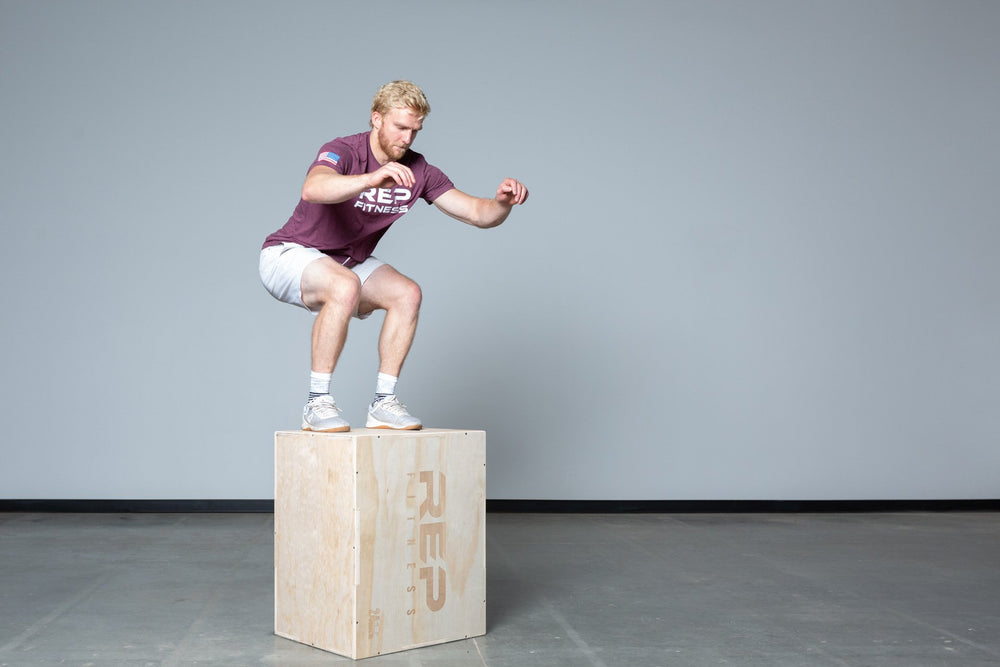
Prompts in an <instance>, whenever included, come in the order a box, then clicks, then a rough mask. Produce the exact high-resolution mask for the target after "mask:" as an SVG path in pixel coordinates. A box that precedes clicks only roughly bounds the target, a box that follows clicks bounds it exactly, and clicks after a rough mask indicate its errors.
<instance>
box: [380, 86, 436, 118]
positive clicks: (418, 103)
mask: <svg viewBox="0 0 1000 667" xmlns="http://www.w3.org/2000/svg"><path fill="white" fill-rule="evenodd" d="M397 108H398V109H413V111H415V112H416V113H417V115H419V116H421V117H424V116H426V115H427V114H429V113H430V112H431V105H430V104H428V103H427V98H426V97H424V91H422V90H420V87H419V86H417V84H415V83H413V82H412V81H390V82H389V83H387V84H385V85H384V86H382V87H381V88H379V89H378V92H377V93H375V99H374V100H372V113H375V112H376V111H377V112H378V113H380V114H382V115H385V114H386V113H388V112H389V110H390V109H397ZM368 124H369V125H371V121H370V120H369V121H368Z"/></svg>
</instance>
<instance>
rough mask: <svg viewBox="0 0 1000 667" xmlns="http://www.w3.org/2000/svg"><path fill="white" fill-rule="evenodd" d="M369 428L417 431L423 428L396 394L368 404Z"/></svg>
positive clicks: (366, 424)
mask: <svg viewBox="0 0 1000 667" xmlns="http://www.w3.org/2000/svg"><path fill="white" fill-rule="evenodd" d="M365 426H366V427H368V428H394V429H399V430H404V431H416V430H418V429H421V428H423V424H421V423H420V420H419V419H417V418H416V417H414V416H413V415H411V414H410V413H409V412H407V411H406V406H405V405H403V404H402V403H400V402H399V401H398V400H397V399H396V397H395V396H387V397H386V398H383V399H381V400H379V401H375V402H374V403H372V404H371V405H370V406H368V421H367V422H365Z"/></svg>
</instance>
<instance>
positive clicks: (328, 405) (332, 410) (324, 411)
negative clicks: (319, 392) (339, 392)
mask: <svg viewBox="0 0 1000 667" xmlns="http://www.w3.org/2000/svg"><path fill="white" fill-rule="evenodd" d="M309 407H310V408H311V409H312V411H313V412H314V413H316V414H317V415H318V416H320V417H336V416H337V415H339V414H340V408H338V407H337V404H336V403H334V402H333V399H332V398H330V399H327V398H326V397H324V398H318V399H316V400H315V401H313V402H312V403H311V404H310V406H309Z"/></svg>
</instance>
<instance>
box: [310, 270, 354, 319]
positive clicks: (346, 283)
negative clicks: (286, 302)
mask: <svg viewBox="0 0 1000 667" xmlns="http://www.w3.org/2000/svg"><path fill="white" fill-rule="evenodd" d="M310 268H315V269H317V270H314V271H312V272H309V273H307V274H304V275H303V279H302V298H303V301H305V302H306V305H308V306H309V307H310V308H321V307H323V306H325V305H326V304H328V303H332V304H335V305H338V306H340V307H342V308H345V309H347V310H349V311H350V312H353V311H354V310H355V309H357V307H358V301H359V300H360V299H361V280H360V279H359V278H358V277H357V276H356V275H355V274H354V272H353V271H350V270H340V267H339V266H337V267H310Z"/></svg>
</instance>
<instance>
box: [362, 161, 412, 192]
mask: <svg viewBox="0 0 1000 667" xmlns="http://www.w3.org/2000/svg"><path fill="white" fill-rule="evenodd" d="M416 182H417V179H416V178H414V176H413V170H412V169H410V168H409V167H407V166H406V165H403V164H400V163H398V162H386V163H385V164H383V165H382V166H381V167H379V168H378V170H376V171H373V172H372V173H371V184H372V185H371V186H372V187H373V188H389V187H392V185H393V184H394V183H395V184H396V185H399V186H401V187H404V188H412V187H413V186H414V185H415V184H416Z"/></svg>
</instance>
